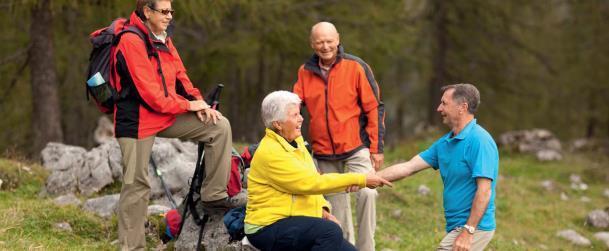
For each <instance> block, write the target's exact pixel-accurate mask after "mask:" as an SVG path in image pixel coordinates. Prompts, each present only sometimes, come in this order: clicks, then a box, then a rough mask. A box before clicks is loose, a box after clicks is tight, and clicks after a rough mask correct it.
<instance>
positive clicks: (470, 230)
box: [463, 225, 476, 234]
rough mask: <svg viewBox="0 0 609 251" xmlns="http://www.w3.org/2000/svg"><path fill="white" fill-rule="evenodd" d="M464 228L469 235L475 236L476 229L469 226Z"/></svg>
mask: <svg viewBox="0 0 609 251" xmlns="http://www.w3.org/2000/svg"><path fill="white" fill-rule="evenodd" d="M463 228H465V230H467V232H468V233H469V234H474V233H475V232H476V228H475V227H472V226H469V225H463Z"/></svg>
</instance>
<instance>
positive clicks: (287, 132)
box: [273, 104, 304, 142]
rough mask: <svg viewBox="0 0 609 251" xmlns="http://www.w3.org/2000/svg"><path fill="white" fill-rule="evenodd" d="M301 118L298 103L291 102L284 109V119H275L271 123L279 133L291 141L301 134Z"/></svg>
mask: <svg viewBox="0 0 609 251" xmlns="http://www.w3.org/2000/svg"><path fill="white" fill-rule="evenodd" d="M303 120H304V119H303V118H302V115H300V105H294V104H291V105H288V108H287V109H286V117H285V121H275V122H273V124H274V126H275V128H276V129H277V131H278V132H279V135H281V136H282V137H283V138H285V139H286V140H287V141H288V142H291V141H293V140H295V139H296V138H298V137H300V136H301V135H302V132H301V131H300V128H301V127H302V121H303Z"/></svg>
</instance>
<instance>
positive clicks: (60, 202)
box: [53, 193, 82, 206]
mask: <svg viewBox="0 0 609 251" xmlns="http://www.w3.org/2000/svg"><path fill="white" fill-rule="evenodd" d="M53 203H55V205H57V206H68V205H72V206H80V204H82V202H81V201H80V199H78V198H77V197H76V196H75V195H74V194H72V193H70V194H66V195H62V196H59V197H57V198H55V199H54V200H53Z"/></svg>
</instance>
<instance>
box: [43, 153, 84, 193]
mask: <svg viewBox="0 0 609 251" xmlns="http://www.w3.org/2000/svg"><path fill="white" fill-rule="evenodd" d="M85 153H86V150H85V149H84V148H82V147H75V146H68V145H64V144H61V143H54V142H51V143H48V144H47V145H46V147H45V148H44V149H43V150H42V152H41V153H40V154H41V157H42V165H43V166H44V168H45V169H46V170H48V171H50V172H51V173H50V174H49V177H48V178H47V181H46V184H45V190H46V193H48V194H50V195H60V194H68V193H72V192H74V191H75V190H76V186H77V184H78V181H77V178H76V172H77V171H78V170H80V169H81V168H82V166H83V165H84V163H85Z"/></svg>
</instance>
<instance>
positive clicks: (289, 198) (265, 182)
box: [245, 129, 366, 226]
mask: <svg viewBox="0 0 609 251" xmlns="http://www.w3.org/2000/svg"><path fill="white" fill-rule="evenodd" d="M296 143H297V145H298V148H294V147H293V146H292V145H290V144H289V143H288V142H287V141H286V140H285V139H284V138H283V137H281V136H280V135H278V134H277V133H275V132H273V131H272V130H269V129H266V136H265V137H264V138H263V139H262V141H261V142H260V145H259V146H258V149H257V150H256V153H255V154H254V158H253V159H252V163H251V169H250V173H249V175H248V176H247V179H248V180H247V184H248V196H247V211H246V215H245V223H247V224H253V225H259V226H268V225H270V224H273V223H274V222H276V221H278V220H280V219H283V218H286V217H289V216H310V217H318V218H321V216H322V210H323V209H322V208H323V207H328V208H329V207H330V204H329V203H328V202H327V201H326V200H325V199H324V197H323V196H322V194H326V193H334V192H340V191H344V190H345V188H346V187H347V186H350V185H358V186H360V187H365V186H366V176H365V174H359V173H346V174H338V173H329V174H323V175H321V174H319V173H318V172H317V169H316V168H315V164H314V163H313V158H312V157H311V155H310V154H309V152H308V151H307V149H306V148H305V146H304V141H303V139H302V137H298V138H297V139H296Z"/></svg>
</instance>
